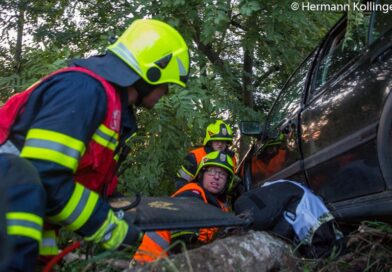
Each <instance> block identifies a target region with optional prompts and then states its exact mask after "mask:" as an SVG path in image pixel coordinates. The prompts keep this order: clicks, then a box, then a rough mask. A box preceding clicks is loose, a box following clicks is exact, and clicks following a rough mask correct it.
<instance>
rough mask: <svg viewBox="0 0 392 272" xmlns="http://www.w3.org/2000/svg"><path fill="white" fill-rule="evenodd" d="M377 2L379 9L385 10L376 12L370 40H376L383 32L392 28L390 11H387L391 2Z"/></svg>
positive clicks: (388, 0) (387, 0) (391, 13)
mask: <svg viewBox="0 0 392 272" xmlns="http://www.w3.org/2000/svg"><path fill="white" fill-rule="evenodd" d="M379 2H380V3H379V4H380V5H381V7H383V8H385V9H381V8H380V10H378V11H376V12H375V14H374V27H373V31H372V40H376V39H377V38H378V37H380V36H381V35H384V33H385V32H387V31H388V30H389V29H391V28H392V10H389V7H390V5H392V0H384V1H379ZM388 5H389V7H388ZM387 7H388V8H387Z"/></svg>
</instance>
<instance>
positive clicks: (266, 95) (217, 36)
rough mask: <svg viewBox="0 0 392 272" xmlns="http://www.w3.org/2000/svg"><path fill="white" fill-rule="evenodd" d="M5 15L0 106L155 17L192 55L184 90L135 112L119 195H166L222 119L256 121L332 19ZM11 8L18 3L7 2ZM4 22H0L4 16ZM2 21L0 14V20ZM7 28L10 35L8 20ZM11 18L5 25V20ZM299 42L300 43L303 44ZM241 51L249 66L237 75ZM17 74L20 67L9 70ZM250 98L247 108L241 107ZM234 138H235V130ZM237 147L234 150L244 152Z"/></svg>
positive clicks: (281, 14)
mask: <svg viewBox="0 0 392 272" xmlns="http://www.w3.org/2000/svg"><path fill="white" fill-rule="evenodd" d="M4 3H6V4H7V5H3V6H2V7H3V8H4V9H8V10H9V11H10V13H13V14H20V11H21V10H24V11H25V17H24V18H25V28H24V35H25V38H28V39H23V40H24V41H27V40H28V41H29V42H28V43H27V42H26V43H24V46H23V50H22V57H21V61H20V63H15V59H14V58H13V54H14V51H13V50H14V49H13V48H14V45H15V40H13V39H12V37H9V39H8V40H7V41H8V42H9V45H10V46H9V47H8V48H6V47H4V48H0V49H1V50H0V53H4V54H0V59H2V60H4V61H3V62H2V67H1V68H0V70H1V77H0V100H2V101H4V100H5V99H6V98H7V97H9V96H10V95H11V94H13V93H15V92H18V91H21V90H23V89H25V88H26V87H27V86H29V85H30V84H31V83H33V82H35V81H36V80H38V79H39V78H41V77H42V76H44V75H45V74H47V73H49V72H50V71H53V70H55V69H57V68H59V67H62V66H65V65H66V59H70V58H74V57H78V56H88V55H91V54H96V53H100V52H103V51H104V49H105V47H106V46H107V45H108V44H109V42H108V38H109V37H110V36H113V35H120V34H121V33H122V31H123V30H124V29H125V28H126V27H127V26H128V25H129V23H130V22H132V21H133V20H134V19H136V18H144V17H154V18H156V19H160V20H163V21H166V22H168V23H170V24H172V25H173V26H175V27H176V28H177V29H178V30H179V31H180V32H181V34H183V35H184V37H185V39H186V40H187V42H188V44H189V46H190V49H191V55H192V56H191V57H192V65H191V66H192V67H191V72H192V74H191V79H190V85H189V87H188V89H187V90H185V91H179V90H178V89H177V88H173V93H172V94H171V95H170V96H168V97H166V98H165V99H162V101H160V102H159V104H158V105H156V108H155V109H154V110H153V111H150V112H148V111H145V110H140V109H139V110H138V111H137V115H138V119H139V125H140V130H139V132H138V136H137V137H136V138H134V139H133V141H132V142H131V143H130V144H131V154H130V156H129V157H128V158H127V161H126V162H125V164H124V165H123V166H122V170H123V172H124V174H123V175H122V176H121V183H120V190H123V191H125V192H130V193H131V192H135V191H141V192H143V193H144V194H146V195H164V194H169V193H170V192H171V191H172V189H173V188H172V184H173V180H174V178H175V174H176V172H177V170H178V168H179V167H180V165H181V163H182V160H183V158H184V156H185V155H186V152H187V150H189V149H190V148H192V147H195V146H197V145H200V144H201V142H202V139H203V133H204V130H205V127H206V125H207V124H209V123H210V122H211V121H213V120H215V119H216V118H222V119H224V120H226V121H227V122H228V123H229V124H231V125H232V126H233V127H234V128H235V131H237V124H238V123H239V121H240V120H258V121H262V120H263V118H264V116H265V114H266V112H267V111H268V109H269V108H270V105H271V101H273V99H274V97H276V95H277V93H278V90H279V88H280V87H281V86H282V85H283V82H284V81H285V80H286V79H287V77H288V75H290V74H291V73H292V72H293V70H294V68H295V67H296V66H297V65H298V64H299V63H300V62H301V60H303V59H304V57H306V55H307V54H309V53H310V52H311V50H312V48H313V47H314V46H315V45H316V44H317V43H318V42H320V39H321V37H322V36H323V35H324V33H325V31H327V30H328V29H329V28H330V26H331V25H332V23H333V22H334V21H336V19H337V18H338V16H339V15H337V14H328V13H323V14H322V16H321V14H320V13H315V12H294V11H291V10H290V3H291V1H288V0H285V1H280V2H276V1H264V2H260V1H258V0H240V1H227V0H203V1H202V0H189V1H184V0H171V1H159V0H156V1H143V0H135V1H126V0H115V1H113V0H111V1H109V0H99V1H95V2H91V1H87V0H82V1H76V0H56V1H49V2H45V1H41V0H40V1H33V2H28V1H25V0H19V1H16V2H13V1H5V2H4ZM15 3H17V5H16V4H15ZM3 15H4V14H3ZM0 17H1V16H0ZM1 18H2V19H4V20H3V21H1V20H0V25H2V26H5V25H6V22H7V20H8V21H9V22H12V24H10V25H8V27H9V30H13V31H15V30H16V22H17V21H12V20H11V18H8V17H7V16H5V17H4V16H3V17H1ZM10 20H11V21H10ZM304 37H306V38H304ZM245 53H246V54H248V55H247V56H248V57H249V58H250V59H251V63H250V65H249V67H248V69H245V67H244V59H245ZM15 67H18V69H16V68H15ZM248 92H251V95H250V96H248V98H249V97H250V101H247V102H246V100H245V98H244V97H245V96H246V94H248ZM237 134H238V131H237ZM247 142H249V141H245V142H244V141H243V142H242V144H244V145H243V146H240V145H239V139H238V138H237V139H235V142H234V146H233V148H234V149H235V150H237V151H240V150H239V149H240V148H241V149H242V150H244V149H246V148H247V145H246V144H247Z"/></svg>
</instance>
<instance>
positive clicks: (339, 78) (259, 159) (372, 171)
mask: <svg viewBox="0 0 392 272" xmlns="http://www.w3.org/2000/svg"><path fill="white" fill-rule="evenodd" d="M377 3H378V4H391V1H390V0H389V1H379V2H377ZM360 21H361V22H360V23H358V24H357V25H356V26H354V27H353V29H352V31H351V38H347V37H346V38H345V34H346V29H347V18H346V16H344V17H343V18H342V19H341V20H340V21H339V22H338V23H337V24H336V25H335V26H334V27H333V28H332V29H331V31H330V32H329V33H328V34H327V36H326V37H325V39H324V41H323V42H322V43H321V44H320V46H319V47H317V48H316V49H315V50H314V51H313V52H312V53H311V54H310V55H309V57H308V58H307V59H306V60H305V61H304V62H303V63H302V64H301V66H300V67H299V68H298V69H297V70H296V71H295V72H294V74H293V75H292V76H291V77H290V78H289V80H288V81H287V83H286V84H285V86H284V87H283V89H282V91H281V92H280V94H279V96H278V98H277V99H276V101H275V103H274V105H273V107H272V108H271V111H270V112H269V115H268V117H267V119H266V122H265V123H264V126H263V130H262V133H261V135H259V137H260V140H259V141H258V142H257V143H256V144H255V145H253V146H252V147H251V149H250V151H249V152H248V153H247V155H246V156H245V157H244V159H243V160H242V162H241V163H240V165H239V169H238V174H239V175H240V177H241V178H242V181H243V183H244V186H245V188H246V189H247V190H249V189H251V188H252V187H255V186H259V185H261V184H263V183H264V182H266V181H271V180H277V179H290V180H296V181H299V182H301V183H303V184H305V185H307V186H309V187H310V188H311V189H312V190H313V191H314V192H315V193H317V194H319V195H320V196H321V197H322V198H323V199H324V200H325V201H326V203H327V204H329V206H330V207H331V209H332V211H333V213H334V214H335V216H336V217H337V218H338V219H342V220H345V221H357V220H362V219H380V220H387V221H392V96H391V95H390V92H391V88H392V11H389V12H386V13H385V12H382V11H372V12H366V13H363V17H362V19H361V20H360ZM244 133H245V134H246V131H244ZM248 135H249V134H248Z"/></svg>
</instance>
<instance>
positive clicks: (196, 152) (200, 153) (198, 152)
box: [191, 147, 207, 165]
mask: <svg viewBox="0 0 392 272" xmlns="http://www.w3.org/2000/svg"><path fill="white" fill-rule="evenodd" d="M191 153H193V155H195V158H196V163H197V165H199V164H200V162H201V159H202V158H203V157H204V156H205V155H207V152H206V151H205V149H204V147H199V148H197V149H194V150H192V151H191Z"/></svg>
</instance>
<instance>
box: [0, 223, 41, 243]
mask: <svg viewBox="0 0 392 272" xmlns="http://www.w3.org/2000/svg"><path fill="white" fill-rule="evenodd" d="M7 234H8V235H18V236H25V237H29V238H32V239H34V240H37V241H38V242H40V241H41V238H42V232H41V231H38V230H36V229H33V228H29V227H23V226H9V227H7Z"/></svg>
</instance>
